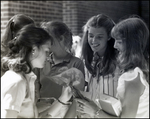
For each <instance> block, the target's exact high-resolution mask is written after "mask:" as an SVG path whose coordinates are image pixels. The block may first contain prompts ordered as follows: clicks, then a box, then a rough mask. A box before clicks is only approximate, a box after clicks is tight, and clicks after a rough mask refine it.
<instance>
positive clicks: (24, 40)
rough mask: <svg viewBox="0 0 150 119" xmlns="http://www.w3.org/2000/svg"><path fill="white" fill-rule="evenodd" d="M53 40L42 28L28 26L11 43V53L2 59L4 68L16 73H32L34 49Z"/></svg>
mask: <svg viewBox="0 0 150 119" xmlns="http://www.w3.org/2000/svg"><path fill="white" fill-rule="evenodd" d="M49 40H52V37H50V36H49V34H48V33H47V32H46V31H45V30H44V29H42V28H38V27H35V26H34V25H26V26H24V27H23V28H22V29H21V30H19V32H18V33H17V35H16V37H15V38H14V39H13V40H11V41H9V43H8V44H9V45H8V46H9V49H10V52H9V53H8V55H7V56H4V57H3V58H2V68H3V69H4V70H5V71H7V70H9V69H10V68H13V70H14V71H16V72H21V71H23V72H25V73H29V72H31V70H32V69H31V64H30V62H29V55H30V53H31V52H32V47H33V46H37V47H38V48H40V46H41V45H43V44H44V43H46V42H47V41H49Z"/></svg>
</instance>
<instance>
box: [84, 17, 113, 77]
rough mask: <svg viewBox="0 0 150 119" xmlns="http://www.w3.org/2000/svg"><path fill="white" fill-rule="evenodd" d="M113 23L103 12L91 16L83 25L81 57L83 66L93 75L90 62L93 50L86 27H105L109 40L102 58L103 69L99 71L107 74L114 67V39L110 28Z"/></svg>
mask: <svg viewBox="0 0 150 119" xmlns="http://www.w3.org/2000/svg"><path fill="white" fill-rule="evenodd" d="M114 25H115V23H114V22H113V20H112V19H111V18H109V17H108V16H106V15H104V14H99V15H97V16H93V17H91V18H90V19H89V20H88V21H87V23H86V24H85V25H84V27H83V28H84V34H83V37H82V43H83V44H82V58H83V59H84V60H85V66H86V67H87V69H88V70H89V72H90V73H92V74H93V75H95V74H96V72H95V71H94V70H93V68H92V65H91V62H92V59H93V51H92V49H91V47H90V45H89V43H88V29H89V28H90V27H94V28H100V27H103V28H105V30H106V32H107V34H108V36H109V37H110V40H109V41H108V45H107V48H106V51H105V54H104V58H103V61H102V62H103V63H102V64H103V67H104V68H103V70H102V72H100V73H101V74H102V75H107V74H109V73H112V72H113V71H114V68H115V64H114V63H113V62H114V59H115V49H114V47H113V45H114V39H113V38H111V35H110V33H111V29H112V28H113V26H114Z"/></svg>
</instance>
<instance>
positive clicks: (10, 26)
mask: <svg viewBox="0 0 150 119" xmlns="http://www.w3.org/2000/svg"><path fill="white" fill-rule="evenodd" d="M28 24H34V20H33V19H32V18H30V17H29V16H26V15H24V14H17V15H14V16H13V17H12V18H11V19H10V20H9V21H8V23H7V25H6V28H5V31H4V32H3V34H2V38H1V55H2V56H4V55H5V54H7V51H8V42H9V41H10V40H12V39H14V38H15V36H16V34H17V32H18V31H19V30H20V29H21V28H22V27H23V26H25V25H28Z"/></svg>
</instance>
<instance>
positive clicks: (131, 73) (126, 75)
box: [120, 67, 143, 81]
mask: <svg viewBox="0 0 150 119" xmlns="http://www.w3.org/2000/svg"><path fill="white" fill-rule="evenodd" d="M138 74H140V75H141V76H142V77H143V72H142V70H141V69H140V68H139V67H136V68H134V69H132V70H129V71H127V72H124V73H123V74H122V75H121V76H120V79H121V80H125V81H131V80H134V79H135V78H136V77H137V75H138Z"/></svg>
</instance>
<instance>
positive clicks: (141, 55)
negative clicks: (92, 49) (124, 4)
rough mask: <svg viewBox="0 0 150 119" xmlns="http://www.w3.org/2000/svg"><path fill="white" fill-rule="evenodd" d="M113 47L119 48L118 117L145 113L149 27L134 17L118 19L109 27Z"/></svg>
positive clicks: (147, 104)
mask: <svg viewBox="0 0 150 119" xmlns="http://www.w3.org/2000/svg"><path fill="white" fill-rule="evenodd" d="M111 34H112V37H113V38H114V39H115V44H114V48H116V49H117V50H118V51H119V55H118V65H119V68H120V70H122V71H123V74H122V75H121V76H120V78H119V80H118V87H117V95H118V98H119V99H120V102H121V105H122V113H121V115H120V117H134V118H142V117H144V118H148V117H149V83H148V82H149V68H148V66H149V63H148V59H149V51H148V47H149V46H148V42H149V41H148V38H149V30H148V28H147V26H146V23H145V22H144V21H143V20H142V19H141V18H138V17H131V18H128V19H125V20H122V21H120V22H119V23H118V24H116V25H115V27H114V28H113V29H112V32H111Z"/></svg>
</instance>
